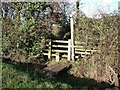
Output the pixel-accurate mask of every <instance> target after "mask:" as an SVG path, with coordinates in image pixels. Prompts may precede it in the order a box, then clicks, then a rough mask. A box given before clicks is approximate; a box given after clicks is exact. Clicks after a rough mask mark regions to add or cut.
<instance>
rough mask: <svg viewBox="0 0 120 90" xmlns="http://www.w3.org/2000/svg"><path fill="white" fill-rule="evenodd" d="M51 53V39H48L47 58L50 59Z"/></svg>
mask: <svg viewBox="0 0 120 90" xmlns="http://www.w3.org/2000/svg"><path fill="white" fill-rule="evenodd" d="M51 54H52V40H51V39H50V41H49V47H48V59H49V60H51Z"/></svg>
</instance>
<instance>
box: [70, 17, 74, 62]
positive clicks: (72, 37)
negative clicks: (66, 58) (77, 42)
mask: <svg viewBox="0 0 120 90" xmlns="http://www.w3.org/2000/svg"><path fill="white" fill-rule="evenodd" d="M70 24H71V25H70V27H71V42H72V43H71V44H72V60H73V61H74V56H75V55H74V53H75V52H74V29H73V27H74V25H73V18H72V17H71V19H70Z"/></svg>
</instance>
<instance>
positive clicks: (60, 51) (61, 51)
mask: <svg viewBox="0 0 120 90" xmlns="http://www.w3.org/2000/svg"><path fill="white" fill-rule="evenodd" d="M52 52H59V53H68V50H52Z"/></svg>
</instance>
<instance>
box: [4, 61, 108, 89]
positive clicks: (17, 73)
mask: <svg viewBox="0 0 120 90" xmlns="http://www.w3.org/2000/svg"><path fill="white" fill-rule="evenodd" d="M98 86H99V85H98V83H97V82H96V81H95V80H93V79H87V78H86V79H85V78H83V79H80V78H76V77H74V76H72V75H68V74H60V75H59V76H58V77H57V78H52V79H50V78H48V77H45V75H44V74H43V73H41V71H40V70H39V69H34V68H32V66H30V67H26V65H25V66H23V65H21V64H18V63H6V62H3V63H2V88H54V89H60V88H77V89H78V88H80V90H105V88H104V89H101V88H99V89H97V88H98ZM106 90H107V89H106Z"/></svg>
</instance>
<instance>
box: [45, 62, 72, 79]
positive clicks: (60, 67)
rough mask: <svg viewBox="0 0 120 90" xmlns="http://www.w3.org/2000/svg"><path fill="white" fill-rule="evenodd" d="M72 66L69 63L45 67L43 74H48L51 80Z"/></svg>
mask: <svg viewBox="0 0 120 90" xmlns="http://www.w3.org/2000/svg"><path fill="white" fill-rule="evenodd" d="M70 65H71V64H70V63H69V62H58V63H55V64H54V65H51V66H48V67H45V68H44V69H43V72H44V73H45V74H46V76H49V77H50V78H51V77H53V76H55V75H57V74H58V73H59V72H60V71H62V70H64V69H66V68H69V66H70Z"/></svg>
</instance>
